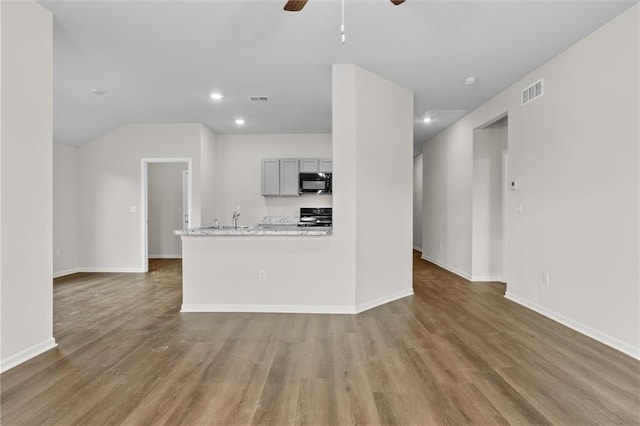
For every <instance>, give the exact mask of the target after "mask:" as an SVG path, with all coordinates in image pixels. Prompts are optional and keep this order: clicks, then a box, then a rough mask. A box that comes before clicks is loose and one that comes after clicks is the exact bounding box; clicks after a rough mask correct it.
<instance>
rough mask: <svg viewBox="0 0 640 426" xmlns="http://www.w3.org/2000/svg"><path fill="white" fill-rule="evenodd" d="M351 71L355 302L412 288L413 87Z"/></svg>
mask: <svg viewBox="0 0 640 426" xmlns="http://www.w3.org/2000/svg"><path fill="white" fill-rule="evenodd" d="M355 72H356V87H355V90H356V100H355V102H356V135H355V144H356V162H355V169H356V191H355V194H354V195H355V197H356V239H357V243H356V261H357V267H356V274H357V280H356V283H357V287H356V302H357V303H358V304H359V305H362V304H366V303H371V301H374V300H381V299H384V298H386V297H389V295H390V294H404V295H407V293H409V294H412V293H413V289H412V276H411V274H412V269H411V263H412V256H411V249H412V214H413V208H412V205H413V190H412V187H413V184H412V182H413V147H412V146H413V93H412V92H410V91H409V90H406V89H404V88H402V87H400V86H398V85H396V84H394V83H392V82H390V81H388V80H385V79H383V78H381V77H379V76H377V75H375V74H373V73H371V72H369V71H366V70H364V69H363V68H360V67H355ZM381 220H382V222H381Z"/></svg>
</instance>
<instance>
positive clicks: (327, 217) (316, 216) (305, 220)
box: [298, 207, 333, 226]
mask: <svg viewBox="0 0 640 426" xmlns="http://www.w3.org/2000/svg"><path fill="white" fill-rule="evenodd" d="M332 225H333V209H332V208H331V207H300V221H299V222H298V226H332Z"/></svg>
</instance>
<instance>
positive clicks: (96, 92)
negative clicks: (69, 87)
mask: <svg viewBox="0 0 640 426" xmlns="http://www.w3.org/2000/svg"><path fill="white" fill-rule="evenodd" d="M89 91H90V92H91V93H93V94H94V95H104V94H105V93H107V91H106V90H104V89H90V90H89Z"/></svg>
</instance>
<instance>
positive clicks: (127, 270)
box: [78, 267, 146, 274]
mask: <svg viewBox="0 0 640 426" xmlns="http://www.w3.org/2000/svg"><path fill="white" fill-rule="evenodd" d="M78 269H79V270H78V272H100V273H117V274H140V273H144V272H146V271H145V270H144V269H141V268H113V267H106V268H100V267H91V268H78Z"/></svg>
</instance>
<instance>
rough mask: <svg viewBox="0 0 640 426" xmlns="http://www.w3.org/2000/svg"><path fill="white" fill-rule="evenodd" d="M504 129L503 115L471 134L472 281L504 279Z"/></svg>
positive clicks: (506, 127)
mask: <svg viewBox="0 0 640 426" xmlns="http://www.w3.org/2000/svg"><path fill="white" fill-rule="evenodd" d="M508 126H509V119H508V117H507V115H506V114H503V115H502V116H499V117H496V118H495V119H494V120H491V121H490V122H488V123H487V124H485V125H483V126H480V127H478V128H477V129H475V130H474V132H473V198H472V203H473V208H472V244H471V250H472V253H471V279H472V281H501V282H505V283H506V280H507V271H506V266H507V247H506V244H507V238H506V235H507V221H506V218H507V214H506V206H507V197H508V191H507V171H508V149H509V140H508Z"/></svg>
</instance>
